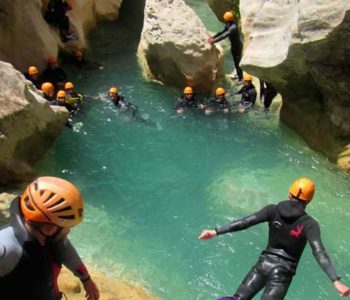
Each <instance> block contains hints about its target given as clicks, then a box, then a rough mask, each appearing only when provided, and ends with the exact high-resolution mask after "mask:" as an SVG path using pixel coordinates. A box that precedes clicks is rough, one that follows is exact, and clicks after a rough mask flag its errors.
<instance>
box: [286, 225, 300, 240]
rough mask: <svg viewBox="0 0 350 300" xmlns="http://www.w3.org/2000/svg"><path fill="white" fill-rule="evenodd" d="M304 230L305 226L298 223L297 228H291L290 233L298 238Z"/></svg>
mask: <svg viewBox="0 0 350 300" xmlns="http://www.w3.org/2000/svg"><path fill="white" fill-rule="evenodd" d="M302 231H303V226H302V225H298V226H297V230H294V229H291V230H290V232H289V233H290V235H292V236H294V237H296V238H298V237H299V236H300V235H301V233H302Z"/></svg>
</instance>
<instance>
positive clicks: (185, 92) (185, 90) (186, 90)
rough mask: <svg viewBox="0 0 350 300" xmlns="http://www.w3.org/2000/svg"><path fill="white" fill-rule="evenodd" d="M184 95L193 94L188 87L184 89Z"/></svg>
mask: <svg viewBox="0 0 350 300" xmlns="http://www.w3.org/2000/svg"><path fill="white" fill-rule="evenodd" d="M184 94H193V89H192V88H191V87H190V86H186V87H185V88H184Z"/></svg>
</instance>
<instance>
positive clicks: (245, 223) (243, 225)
mask: <svg viewBox="0 0 350 300" xmlns="http://www.w3.org/2000/svg"><path fill="white" fill-rule="evenodd" d="M274 209H275V205H268V206H265V207H264V208H263V209H261V210H260V211H258V212H256V213H255V214H253V215H251V216H248V217H245V218H242V219H239V220H234V221H232V222H231V223H229V224H227V225H224V226H221V227H218V228H215V231H216V233H217V235H220V234H224V233H228V232H235V231H240V230H244V229H247V228H248V227H250V226H253V225H256V224H259V223H262V222H266V221H268V220H269V219H270V218H271V217H272V215H273V211H274Z"/></svg>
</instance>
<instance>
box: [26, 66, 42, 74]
mask: <svg viewBox="0 0 350 300" xmlns="http://www.w3.org/2000/svg"><path fill="white" fill-rule="evenodd" d="M28 74H29V75H34V74H39V70H38V68H37V67H35V66H30V67H29V68H28Z"/></svg>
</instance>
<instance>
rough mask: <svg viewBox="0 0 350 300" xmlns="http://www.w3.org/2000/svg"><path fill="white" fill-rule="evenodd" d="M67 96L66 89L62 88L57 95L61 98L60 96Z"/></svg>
mask: <svg viewBox="0 0 350 300" xmlns="http://www.w3.org/2000/svg"><path fill="white" fill-rule="evenodd" d="M66 97H67V94H66V92H65V91H64V90H60V91H58V92H57V95H56V98H57V99H60V98H66Z"/></svg>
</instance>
